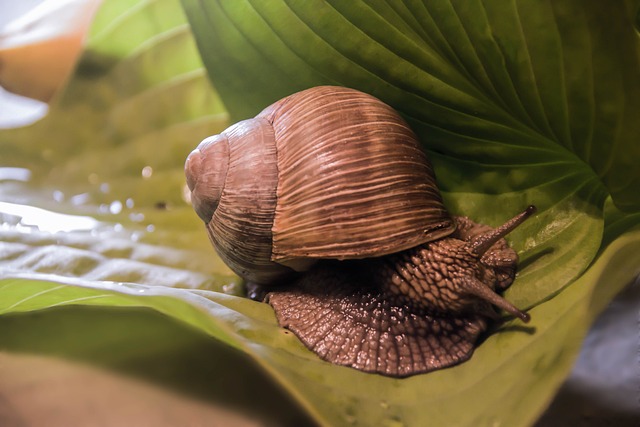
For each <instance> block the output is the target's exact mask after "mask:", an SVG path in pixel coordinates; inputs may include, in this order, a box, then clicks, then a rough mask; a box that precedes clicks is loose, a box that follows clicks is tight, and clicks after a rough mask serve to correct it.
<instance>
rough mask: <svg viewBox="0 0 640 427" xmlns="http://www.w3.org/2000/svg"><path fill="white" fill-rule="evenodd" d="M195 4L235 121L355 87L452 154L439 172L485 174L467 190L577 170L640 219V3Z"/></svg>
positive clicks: (195, 21) (519, 184)
mask: <svg viewBox="0 0 640 427" xmlns="http://www.w3.org/2000/svg"><path fill="white" fill-rule="evenodd" d="M183 3H184V5H185V9H186V11H187V13H188V15H189V18H190V21H191V23H192V26H193V28H194V29H195V34H196V39H197V41H198V44H199V46H200V50H201V52H202V53H203V58H204V62H205V64H206V65H207V67H208V69H209V71H210V75H211V76H212V79H214V81H215V82H216V84H217V86H218V87H219V89H220V94H221V95H222V97H223V99H224V100H225V104H226V105H227V107H228V109H229V112H230V113H231V115H232V117H233V118H234V119H240V118H246V117H250V116H252V115H254V114H256V113H257V112H258V111H260V109H262V108H263V107H264V106H266V105H268V104H269V103H271V102H273V101H275V100H277V99H279V98H281V97H283V96H286V95H289V94H290V93H292V92H294V91H296V90H300V89H304V88H307V87H311V86H315V85H319V84H340V85H345V86H350V87H354V88H357V89H361V90H363V91H365V92H368V93H371V94H373V95H376V96H378V97H379V98H381V99H382V100H384V101H386V102H388V103H389V104H391V105H392V106H394V107H396V108H397V109H398V110H399V111H401V112H402V113H403V114H404V115H405V116H406V117H407V118H408V119H409V120H410V121H411V123H412V124H413V125H414V127H415V130H416V131H417V132H418V134H419V136H420V137H421V139H422V142H423V143H424V145H425V147H426V148H427V149H428V150H430V151H432V152H437V153H439V154H440V155H441V157H439V158H437V159H434V161H435V162H436V165H437V166H439V170H438V172H439V174H444V172H441V171H442V170H444V169H445V167H446V168H447V169H453V170H457V171H460V170H464V169H463V166H467V165H468V163H473V164H474V165H472V167H473V168H474V171H473V172H472V173H471V174H469V175H467V174H466V171H465V176H466V177H467V178H473V177H475V175H476V174H480V173H481V174H487V173H488V171H490V172H492V173H495V174H498V175H499V177H500V178H501V179H502V180H506V181H507V184H506V186H508V187H509V188H512V189H517V190H523V189H526V188H528V187H529V186H530V185H531V184H533V183H536V182H539V181H540V179H541V178H540V177H544V178H542V179H543V180H544V181H546V182H548V181H550V179H549V178H550V177H552V176H558V177H559V178H564V176H565V174H566V173H567V172H566V171H567V169H570V170H571V173H572V175H574V176H575V175H578V174H584V176H583V177H582V178H583V179H585V178H586V179H587V180H589V179H588V178H587V177H589V176H590V177H591V179H590V180H591V181H594V180H595V178H596V177H599V178H600V179H601V180H602V181H603V182H604V184H605V185H606V187H607V189H608V190H609V192H610V193H611V194H612V196H613V199H614V201H615V202H616V204H617V205H618V206H619V207H621V208H623V209H625V210H634V209H637V208H638V207H640V202H639V199H638V196H637V191H636V188H637V187H638V183H639V179H640V172H639V171H638V168H636V167H634V165H636V164H637V163H638V161H640V147H638V144H635V143H634V142H635V139H636V138H637V135H638V133H639V131H640V127H639V126H640V124H639V123H638V121H637V120H636V119H635V118H636V117H637V116H638V114H640V96H639V95H640V81H639V80H638V79H637V76H638V74H639V72H640V56H639V54H638V52H639V43H640V40H639V37H638V32H637V29H636V14H637V10H638V7H637V2H624V1H620V0H618V1H614V2H608V3H607V4H604V3H600V2H582V1H579V0H563V1H553V2H552V1H540V2H530V1H509V2H500V3H497V2H492V1H485V2H483V1H478V0H475V1H445V0H434V1H424V2H421V1H407V2H392V3H387V2H382V1H366V2H365V1H357V2H340V1H329V2H321V1H300V0H297V1H296V0H292V1H287V2H284V1H277V2H268V3H265V2H259V1H251V0H245V1H237V2H221V3H220V2H214V1H194V0H183ZM463 161H467V162H468V163H462V162H463ZM586 166H588V167H589V168H586ZM532 175H535V176H532ZM536 177H537V178H536ZM443 178H444V177H443ZM576 178H577V177H576ZM514 179H515V180H516V182H509V181H510V180H514ZM442 181H443V183H444V185H445V186H446V188H452V186H453V185H454V183H453V182H450V180H449V179H442ZM497 182H499V181H498V180H497V179H492V180H491V181H489V182H483V183H480V184H479V185H478V184H477V183H475V182H473V183H472V184H467V186H468V185H472V186H473V187H474V189H476V190H480V189H482V190H484V192H494V193H495V192H501V190H502V188H500V184H497ZM455 184H456V187H453V188H452V189H455V190H458V186H459V185H460V184H458V183H457V182H456V183H455ZM487 184H490V187H489V188H483V187H485V186H486V185H487ZM597 185H598V184H597V183H596V182H590V183H587V182H585V186H588V187H591V189H592V190H594V189H595V187H597ZM503 186H504V185H503ZM503 186H502V187H503ZM523 186H524V188H523ZM592 200H593V201H594V202H602V200H603V198H602V195H601V194H600V197H595V196H594V197H593V199H592Z"/></svg>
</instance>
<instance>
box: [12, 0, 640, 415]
mask: <svg viewBox="0 0 640 427" xmlns="http://www.w3.org/2000/svg"><path fill="white" fill-rule="evenodd" d="M183 4H184V6H185V9H186V11H187V13H188V15H189V18H190V22H191V24H192V28H193V29H194V30H195V32H196V35H197V37H198V44H199V47H200V49H201V52H202V55H203V58H204V61H205V63H206V64H207V67H208V69H209V70H208V71H209V75H210V77H211V78H212V80H213V81H214V83H215V86H216V88H217V89H218V93H220V95H221V97H222V99H223V100H224V102H225V105H226V106H228V109H229V111H230V112H231V114H232V116H233V117H234V118H244V117H247V116H249V115H251V114H254V113H255V112H257V111H259V110H260V109H262V108H263V107H264V106H266V105H267V104H268V103H270V102H272V101H274V100H275V99H277V98H279V97H281V96H284V95H287V94H289V93H291V92H293V91H295V90H298V89H303V88H306V87H308V86H312V85H316V84H326V83H330V84H345V85H348V86H353V87H356V88H359V89H362V90H365V91H367V92H370V93H373V94H375V95H377V96H379V97H381V98H383V99H384V100H386V101H388V102H389V103H391V104H393V105H394V106H395V107H396V108H398V109H399V110H400V111H401V112H402V113H403V114H404V115H405V116H406V117H407V118H408V119H409V120H410V121H411V123H412V125H413V126H414V127H415V128H416V130H417V131H418V133H419V134H420V136H421V137H422V142H423V143H424V145H425V148H426V149H427V150H428V151H429V152H430V154H431V157H432V159H433V162H434V164H435V166H436V168H437V174H438V178H439V181H440V184H441V187H442V188H443V190H444V196H445V199H446V203H447V204H448V206H449V207H450V208H451V210H452V211H454V212H456V213H464V214H467V215H469V216H471V217H473V218H474V219H476V220H482V221H485V222H487V223H490V224H497V223H500V222H501V221H503V220H504V219H505V218H507V217H509V216H511V215H512V214H513V213H515V212H516V211H518V210H520V209H521V208H523V207H524V206H525V205H527V204H530V203H533V204H536V205H538V206H539V208H540V213H539V214H538V215H537V216H536V217H535V218H534V219H532V220H531V221H530V222H529V223H527V224H526V225H525V226H523V227H522V229H520V230H518V231H517V232H516V233H514V234H513V235H512V236H511V237H510V240H511V242H512V243H513V245H514V247H515V248H516V249H517V250H518V252H519V254H520V255H521V258H522V266H521V271H520V273H519V276H518V279H517V281H516V283H515V284H514V286H513V287H512V288H511V289H510V290H509V292H508V297H509V298H510V299H512V300H513V301H514V302H515V303H516V304H518V305H520V306H522V307H532V310H531V314H532V317H533V322H532V324H531V327H526V328H524V327H522V325H521V324H519V323H517V322H512V323H507V324H505V325H504V326H503V327H501V328H500V329H499V330H497V331H494V332H495V333H494V334H492V335H491V336H489V337H488V338H487V339H486V341H484V342H483V343H482V345H481V346H480V347H479V349H478V350H477V351H476V353H475V354H474V356H473V357H472V359H471V360H470V361H469V362H467V363H464V364H462V365H460V366H457V367H455V368H452V369H447V370H444V371H439V372H434V373H431V374H428V375H420V376H416V377H412V378H407V379H404V380H398V379H391V378H385V377H380V376H377V375H369V374H363V373H360V372H357V371H354V370H351V369H348V368H344V367H336V366H332V365H329V364H327V363H325V362H322V361H320V360H319V359H318V358H317V357H316V356H315V355H314V354H313V353H311V352H309V351H308V350H307V349H306V348H304V346H302V345H301V344H300V342H299V341H298V340H297V339H296V338H295V337H294V336H293V335H291V334H289V333H287V332H286V331H284V330H282V329H280V328H278V327H277V324H276V322H275V318H274V316H273V313H272V311H271V309H270V308H269V307H268V306H266V305H264V304H260V303H256V302H253V301H250V300H247V299H244V298H240V297H237V296H233V295H229V294H238V293H239V290H240V289H239V288H240V287H239V286H238V284H239V282H238V280H237V278H236V277H235V276H233V275H231V274H230V272H229V270H227V269H226V268H225V267H224V266H223V265H222V264H221V262H220V261H219V259H217V258H216V257H215V255H214V254H213V251H212V249H211V248H210V245H209V242H208V241H207V238H206V235H205V233H204V231H203V229H202V226H201V223H200V221H199V220H198V218H197V217H196V215H195V214H194V213H193V212H192V210H191V208H190V207H189V206H188V204H187V202H186V201H185V200H184V199H183V195H182V194H183V189H184V178H183V173H182V165H183V162H184V158H185V157H186V155H187V154H188V152H189V151H190V150H191V149H192V148H193V147H194V146H195V145H196V144H197V143H198V142H199V141H200V140H201V139H202V138H204V137H205V136H207V135H209V134H212V133H215V132H218V131H220V130H221V129H222V127H224V125H225V124H226V122H227V121H226V114H225V113H224V111H225V110H224V107H223V106H222V104H221V102H220V100H219V98H218V96H217V95H216V92H214V91H213V90H212V89H211V87H210V85H209V84H208V82H207V76H206V73H205V71H204V69H203V68H202V64H201V63H200V59H199V55H198V52H197V50H196V48H195V45H194V43H193V40H192V38H191V32H190V30H189V27H188V26H187V25H186V23H185V22H186V21H185V17H184V15H183V13H182V10H181V9H180V7H179V4H178V2H177V0H148V1H141V2H138V1H134V0H105V1H104V4H103V6H102V8H101V10H100V12H99V14H98V16H97V17H96V20H95V22H94V25H93V27H92V30H91V36H90V39H89V43H88V46H87V50H86V52H85V54H84V55H83V57H82V60H81V62H80V64H79V67H78V70H77V72H76V74H75V75H74V77H73V78H72V80H71V81H70V83H69V86H68V88H67V89H66V91H65V92H64V93H63V94H62V95H61V96H60V98H59V99H58V100H57V102H56V103H54V105H52V107H51V111H50V113H49V115H48V116H47V117H46V118H45V119H44V120H42V121H41V122H39V123H36V124H34V125H32V126H31V127H28V128H24V129H16V130H11V131H2V132H0V153H2V157H0V167H2V166H17V167H24V168H28V169H29V170H31V171H32V172H33V178H32V182H31V183H28V184H27V183H16V182H12V181H0V199H1V200H2V201H7V202H11V203H9V204H3V205H1V206H0V269H1V273H0V313H2V314H3V316H2V318H0V335H1V336H2V337H3V340H2V343H1V344H0V348H2V349H5V350H10V351H42V352H53V353H54V354H62V355H67V356H68V355H74V354H77V352H82V351H83V350H82V349H80V350H78V348H79V347H83V345H84V344H82V343H85V342H94V343H95V338H93V339H94V341H91V337H92V335H91V327H87V328H84V327H83V328H80V331H79V335H77V336H78V337H79V340H72V339H61V340H53V342H50V341H51V340H48V339H47V336H49V335H51V336H55V335H56V334H55V332H53V331H55V328H54V327H53V326H52V327H51V328H45V327H42V326H37V327H32V328H31V329H30V330H29V331H30V333H29V334H26V335H24V339H22V338H21V336H23V335H21V334H20V328H27V326H26V325H27V324H28V323H29V320H28V319H30V317H29V316H30V315H31V313H36V312H38V311H39V310H43V309H50V310H49V313H50V314H49V315H46V316H47V317H45V320H43V323H45V324H46V319H58V318H57V317H56V311H55V310H56V307H58V309H59V307H60V306H64V307H66V308H67V309H68V310H70V311H69V312H68V313H69V316H70V318H71V319H75V321H78V322H82V320H81V319H87V320H88V321H92V320H93V321H95V320H96V317H95V315H94V314H91V313H93V312H91V311H87V310H85V311H82V310H80V311H73V307H74V306H76V305H88V306H108V307H123V308H126V309H127V310H138V309H139V308H151V309H153V310H155V311H158V312H160V313H164V314H166V315H167V316H169V317H170V318H172V319H175V320H177V321H179V322H182V323H186V324H188V325H190V326H191V327H193V328H195V329H196V331H198V332H199V333H205V334H206V335H207V336H210V337H214V338H215V339H216V340H218V341H219V342H221V343H223V344H224V345H228V346H230V347H232V348H234V349H235V350H234V351H239V352H242V353H244V354H245V355H247V356H249V357H248V358H240V360H239V361H238V363H237V364H235V363H233V364H230V365H226V366H224V367H221V368H220V369H222V370H224V369H225V368H226V369H228V370H232V371H234V372H238V375H239V377H241V378H245V377H242V374H241V372H242V371H244V370H245V369H247V365H248V364H249V363H250V360H253V361H255V362H256V363H257V364H258V366H259V367H260V368H261V369H262V370H263V371H264V372H265V373H266V375H267V376H268V377H269V378H271V379H272V380H273V381H274V382H275V383H277V384H279V385H280V386H282V387H283V389H284V390H285V391H286V392H287V393H288V394H289V395H290V396H291V397H293V398H294V400H295V401H296V402H297V403H298V404H299V405H300V406H301V407H302V408H303V409H304V410H305V411H306V412H307V413H308V414H310V416H311V417H313V419H315V420H316V421H317V422H319V423H322V424H327V425H344V424H354V425H379V424H382V425H399V424H407V425H424V424H427V423H428V424H430V425H497V424H502V425H527V424H530V423H532V422H533V420H535V418H536V417H537V416H538V415H539V414H540V412H541V411H542V410H543V408H544V407H545V405H546V404H547V403H548V402H549V400H550V399H551V397H552V395H553V392H554V391H555V390H556V388H557V387H558V386H559V384H560V383H561V381H562V380H563V378H564V377H565V376H566V374H567V373H568V371H569V368H570V366H571V363H572V361H573V359H574V358H575V355H576V351H577V349H578V347H579V345H578V344H579V342H580V340H581V339H582V337H583V336H584V334H585V333H586V329H587V327H588V325H589V324H590V322H591V321H592V320H593V318H594V317H595V316H596V314H597V313H598V312H599V311H600V310H601V309H602V308H603V306H604V305H605V304H606V303H607V301H609V300H610V299H611V298H612V296H613V295H614V294H615V293H616V292H617V291H618V290H619V289H621V288H622V286H623V285H625V284H626V283H627V282H628V281H629V280H631V278H632V277H633V276H634V275H635V274H636V273H637V266H638V265H639V263H640V260H639V259H638V258H639V257H640V255H638V254H640V251H639V250H638V249H639V248H638V246H640V234H639V232H638V231H637V228H638V225H639V224H640V215H638V214H637V213H635V214H633V213H629V212H630V211H633V210H634V209H636V210H637V207H638V205H639V204H640V200H639V196H638V195H637V194H635V192H634V191H633V185H634V183H637V181H638V177H637V174H638V173H639V172H638V170H637V168H625V167H624V165H625V164H633V163H634V162H635V163H637V160H638V151H637V150H638V148H637V147H636V144H634V143H633V138H634V137H635V135H637V134H638V132H637V130H638V129H637V126H638V125H637V124H636V123H635V122H634V120H632V116H633V115H634V114H636V113H637V112H638V111H637V110H638V106H637V102H638V97H637V95H638V87H637V85H638V82H637V81H636V79H634V78H633V77H634V75H637V63H638V54H637V33H636V31H635V28H634V25H635V23H636V21H637V20H636V11H637V6H636V4H635V2H633V3H632V2H627V3H620V2H613V3H608V6H606V7H605V6H602V5H598V4H597V3H596V2H588V3H586V2H584V4H583V2H578V1H577V0H576V1H560V2H550V1H549V2H503V3H501V4H500V5H498V4H497V3H493V2H486V4H485V3H480V2H444V1H432V2H424V3H422V2H405V3H401V2H388V3H387V2H373V1H372V2H331V3H329V2H319V1H318V2H312V1H305V2H302V1H289V2H281V1H270V2H250V1H233V2H220V3H217V2H213V1H211V2H209V1H201V2H195V1H192V0H184V1H183ZM550 29H551V30H553V31H551V30H550ZM585 58H589V59H590V60H589V61H586V62H585ZM586 65H589V66H586ZM560 71H562V73H561V72H560ZM561 75H562V76H564V78H563V79H560V78H557V77H558V76H561ZM603 76H604V77H606V78H604V77H603ZM585 79H586V80H585ZM560 89H562V90H560ZM585 135H587V136H585ZM624 150H626V151H624ZM146 167H149V168H151V169H149V168H146ZM143 170H144V171H145V172H144V174H143V172H142V171H143ZM151 170H152V171H153V173H152V174H151V175H150V176H149V172H150V171H151ZM609 193H611V195H612V197H613V199H612V198H610V197H609ZM52 194H54V197H52V196H51V195H52ZM612 200H615V201H616V204H617V206H618V207H616V206H615V205H614V204H613V203H612ZM25 205H33V206H36V205H37V206H39V207H44V208H46V209H48V210H51V211H58V212H65V213H68V214H73V216H71V217H68V219H71V220H72V221H71V222H72V224H75V225H74V226H72V227H71V231H67V232H65V233H61V232H57V233H56V232H55V229H52V230H49V231H47V230H46V229H45V225H46V222H47V218H48V216H50V215H51V214H50V213H47V212H40V211H39V214H40V215H44V218H45V219H44V220H40V221H41V222H38V220H35V223H36V225H38V226H39V227H40V230H38V229H36V228H30V227H28V221H27V219H26V218H27V217H28V216H29V215H31V214H32V213H33V211H29V209H28V208H29V207H28V206H25ZM496 206H500V207H501V209H500V211H496V210H495V209H494V208H495V207H496ZM25 208H26V210H25ZM621 208H622V209H624V210H621ZM625 210H626V212H625ZM81 216H82V217H81ZM84 216H90V218H89V219H91V218H94V220H93V221H94V222H91V221H90V222H89V223H88V224H89V225H87V226H86V227H85V228H84V229H83V227H82V224H84V223H85V220H86V218H84ZM95 219H97V220H99V221H98V222H96V221H95ZM634 230H635V231H634ZM136 312H137V311H136ZM49 316H53V317H49ZM62 318H63V320H64V319H66V315H63V316H62ZM21 319H22V323H21ZM99 323H100V327H101V329H100V331H101V332H100V334H101V335H102V336H116V335H123V336H126V335H127V334H132V335H131V337H132V338H130V340H129V341H128V342H131V343H135V342H136V340H137V338H135V337H136V334H135V332H131V331H127V330H126V328H123V327H122V323H121V322H118V321H116V320H114V321H113V325H112V326H110V323H109V322H108V321H107V320H106V319H105V318H102V320H100V322H99ZM40 327H42V330H41V331H40V330H39V329H38V328H40ZM158 327H159V328H162V327H163V324H160V325H159V326H158ZM112 328H113V329H112ZM144 330H145V331H147V329H146V328H145V329H144ZM148 330H150V331H153V330H154V328H153V327H150V328H149V329H148ZM145 333H146V332H145ZM176 334H177V335H179V333H176ZM87 340H89V341H87ZM172 340H173V338H172V336H171V335H167V336H159V338H158V343H164V344H166V348H167V349H168V352H169V353H171V354H174V353H173V352H174V351H175V349H174V348H173V347H172V346H171V342H173V341H172ZM125 341H126V340H125ZM44 343H50V344H49V347H48V349H51V350H48V349H47V348H45V347H46V345H44ZM39 344H42V345H39ZM164 344H163V345H164ZM125 347H126V346H124V347H123V346H119V347H117V351H118V352H119V353H123V355H122V356H121V357H123V358H125V359H126V358H127V357H128V356H127V354H128V353H127V352H126V351H125V350H124V348H125ZM203 351H211V352H212V360H215V356H214V353H215V352H216V351H219V350H215V349H211V350H209V349H208V348H207V349H206V350H203ZM86 354H87V356H86V359H88V360H93V359H94V358H97V359H100V357H99V354H100V351H90V350H87V351H86ZM158 354H165V351H164V350H159V351H158ZM185 354H186V350H185V351H182V352H178V356H177V357H176V358H175V359H171V360H167V362H168V363H180V361H181V360H184V359H182V357H185ZM133 358H134V359H135V356H134V357H133ZM107 359H108V358H105V359H101V360H107ZM116 359H117V356H116ZM186 360H190V359H188V358H187V359H186ZM106 363H107V364H108V365H110V364H112V363H113V362H110V361H109V360H107V361H106ZM187 363H189V362H187ZM205 363H206V362H204V361H201V362H200V365H199V366H204V364H205ZM212 363H215V361H212ZM185 375H186V374H185ZM192 375H194V376H195V378H197V372H196V373H192ZM194 382H196V383H198V381H194ZM201 387H205V386H204V385H202V386H201ZM211 387H216V385H211ZM222 387H224V385H222ZM248 387H252V386H251V385H249V386H248ZM269 387H275V388H276V389H277V388H278V387H277V386H275V385H274V384H273V383H270V384H262V383H261V386H260V390H262V389H264V390H265V392H266V393H269ZM247 399H255V394H250V393H248V394H247ZM283 399H284V400H282V401H280V403H277V402H276V403H274V405H273V406H274V408H278V409H280V408H282V407H286V406H287V405H289V406H290V405H291V402H290V401H286V399H285V398H283ZM283 402H284V403H283ZM460 408H464V410H460ZM276 410H277V409H276ZM276 420H277V421H278V422H280V423H283V422H287V421H290V420H291V419H288V418H286V417H282V416H280V417H277V418H276Z"/></svg>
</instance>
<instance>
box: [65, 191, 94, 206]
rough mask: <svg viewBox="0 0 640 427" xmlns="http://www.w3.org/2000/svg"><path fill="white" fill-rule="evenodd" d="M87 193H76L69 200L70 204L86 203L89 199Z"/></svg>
mask: <svg viewBox="0 0 640 427" xmlns="http://www.w3.org/2000/svg"><path fill="white" fill-rule="evenodd" d="M89 198H90V196H89V193H81V194H76V195H75V196H72V197H71V198H70V199H69V201H70V202H71V204H72V205H74V206H78V205H84V204H85V203H87V202H88V201H89Z"/></svg>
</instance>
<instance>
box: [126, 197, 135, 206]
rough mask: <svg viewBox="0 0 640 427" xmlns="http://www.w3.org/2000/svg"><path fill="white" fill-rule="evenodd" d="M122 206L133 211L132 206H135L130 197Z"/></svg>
mask: <svg viewBox="0 0 640 427" xmlns="http://www.w3.org/2000/svg"><path fill="white" fill-rule="evenodd" d="M124 204H125V206H126V207H127V208H129V209H133V206H134V205H135V204H134V203H133V199H132V198H131V197H129V198H128V199H127V200H125V202H124Z"/></svg>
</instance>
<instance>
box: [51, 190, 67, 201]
mask: <svg viewBox="0 0 640 427" xmlns="http://www.w3.org/2000/svg"><path fill="white" fill-rule="evenodd" d="M53 200H55V201H56V202H62V201H63V200H64V193H63V192H62V191H58V190H56V191H54V192H53Z"/></svg>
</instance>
